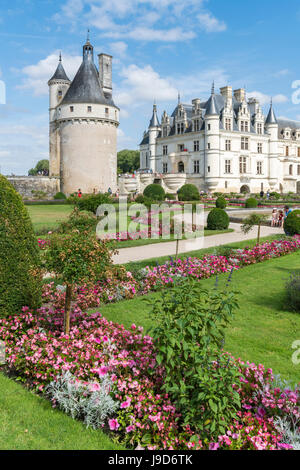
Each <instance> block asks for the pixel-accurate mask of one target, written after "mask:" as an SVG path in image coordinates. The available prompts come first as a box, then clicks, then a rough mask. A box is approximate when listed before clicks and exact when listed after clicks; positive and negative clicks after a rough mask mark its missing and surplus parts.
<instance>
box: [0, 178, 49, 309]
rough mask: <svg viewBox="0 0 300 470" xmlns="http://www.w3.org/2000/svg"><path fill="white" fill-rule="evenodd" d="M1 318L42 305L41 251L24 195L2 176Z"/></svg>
mask: <svg viewBox="0 0 300 470" xmlns="http://www.w3.org/2000/svg"><path fill="white" fill-rule="evenodd" d="M0 207H1V211H0V316H7V315H11V314H16V313H18V312H20V311H21V308H22V307H23V306H28V307H30V308H33V309H35V308H37V307H39V306H40V304H41V286H42V276H41V271H40V251H39V248H38V243H37V239H36V237H35V234H34V231H33V227H32V223H31V220H30V218H29V215H28V212H27V209H26V208H25V206H24V203H23V201H22V198H21V196H20V195H19V194H18V193H17V191H16V190H15V189H14V187H13V186H12V185H11V184H10V183H9V181H8V180H7V179H6V178H4V176H2V175H0Z"/></svg>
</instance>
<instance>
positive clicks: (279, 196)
mask: <svg viewBox="0 0 300 470" xmlns="http://www.w3.org/2000/svg"><path fill="white" fill-rule="evenodd" d="M270 197H271V198H272V199H275V200H276V201H278V200H279V199H280V198H281V195H280V194H279V193H276V192H272V193H270Z"/></svg>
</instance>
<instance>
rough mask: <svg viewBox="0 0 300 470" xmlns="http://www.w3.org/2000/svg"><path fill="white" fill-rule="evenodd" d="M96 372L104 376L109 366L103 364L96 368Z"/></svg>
mask: <svg viewBox="0 0 300 470" xmlns="http://www.w3.org/2000/svg"><path fill="white" fill-rule="evenodd" d="M96 372H97V373H98V374H99V376H101V377H103V376H104V375H106V374H107V372H108V367H106V366H101V367H100V368H99V369H96Z"/></svg>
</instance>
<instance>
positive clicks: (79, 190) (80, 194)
mask: <svg viewBox="0 0 300 470" xmlns="http://www.w3.org/2000/svg"><path fill="white" fill-rule="evenodd" d="M77 196H78V197H79V198H80V197H82V192H81V189H78V193H77Z"/></svg>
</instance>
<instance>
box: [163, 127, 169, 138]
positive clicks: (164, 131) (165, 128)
mask: <svg viewBox="0 0 300 470" xmlns="http://www.w3.org/2000/svg"><path fill="white" fill-rule="evenodd" d="M167 136H168V128H167V126H164V127H163V137H167Z"/></svg>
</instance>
